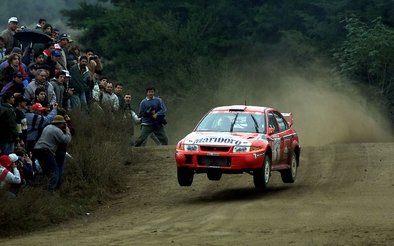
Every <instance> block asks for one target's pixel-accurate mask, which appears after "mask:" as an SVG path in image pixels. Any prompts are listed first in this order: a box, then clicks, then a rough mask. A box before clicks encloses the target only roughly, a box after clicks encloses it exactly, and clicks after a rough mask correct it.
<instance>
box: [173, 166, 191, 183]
mask: <svg viewBox="0 0 394 246" xmlns="http://www.w3.org/2000/svg"><path fill="white" fill-rule="evenodd" d="M177 176H178V183H179V185H180V186H191V185H192V183H193V176H194V172H193V170H191V169H189V168H184V167H178V168H177Z"/></svg>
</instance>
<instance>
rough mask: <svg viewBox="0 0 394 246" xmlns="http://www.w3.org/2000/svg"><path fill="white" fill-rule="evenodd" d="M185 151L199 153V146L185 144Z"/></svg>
mask: <svg viewBox="0 0 394 246" xmlns="http://www.w3.org/2000/svg"><path fill="white" fill-rule="evenodd" d="M183 149H184V150H187V151H197V150H198V145H197V144H184V145H183Z"/></svg>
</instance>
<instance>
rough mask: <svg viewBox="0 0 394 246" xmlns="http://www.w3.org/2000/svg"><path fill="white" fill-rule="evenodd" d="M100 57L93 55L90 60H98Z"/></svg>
mask: <svg viewBox="0 0 394 246" xmlns="http://www.w3.org/2000/svg"><path fill="white" fill-rule="evenodd" d="M98 58H99V57H98V56H97V55H93V56H91V57H90V58H89V59H91V60H97V59H98Z"/></svg>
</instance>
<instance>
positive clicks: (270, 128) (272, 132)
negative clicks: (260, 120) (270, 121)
mask: <svg viewBox="0 0 394 246" xmlns="http://www.w3.org/2000/svg"><path fill="white" fill-rule="evenodd" d="M274 133H275V128H272V127H268V135H272V134H274Z"/></svg>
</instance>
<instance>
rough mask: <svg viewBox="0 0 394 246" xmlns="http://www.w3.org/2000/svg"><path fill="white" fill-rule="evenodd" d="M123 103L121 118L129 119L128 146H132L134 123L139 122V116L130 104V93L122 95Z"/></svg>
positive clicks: (133, 141)
mask: <svg viewBox="0 0 394 246" xmlns="http://www.w3.org/2000/svg"><path fill="white" fill-rule="evenodd" d="M123 100H124V105H123V108H122V110H123V118H124V119H126V120H128V119H130V120H131V123H130V146H134V143H135V140H134V127H135V125H136V124H140V123H141V118H139V117H138V115H137V114H136V113H135V111H134V110H133V107H132V106H131V100H132V97H131V95H130V94H126V95H125V96H124V99H123Z"/></svg>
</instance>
